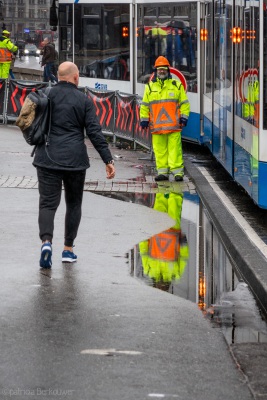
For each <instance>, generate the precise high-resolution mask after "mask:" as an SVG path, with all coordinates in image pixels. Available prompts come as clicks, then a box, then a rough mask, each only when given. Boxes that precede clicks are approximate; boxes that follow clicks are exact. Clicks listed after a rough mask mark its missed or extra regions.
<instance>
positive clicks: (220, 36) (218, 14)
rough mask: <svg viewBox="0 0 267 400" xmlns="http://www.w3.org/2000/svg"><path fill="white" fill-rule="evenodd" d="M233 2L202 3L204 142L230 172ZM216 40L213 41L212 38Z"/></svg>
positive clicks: (231, 155) (231, 158)
mask: <svg viewBox="0 0 267 400" xmlns="http://www.w3.org/2000/svg"><path fill="white" fill-rule="evenodd" d="M232 8H233V7H232V4H227V3H226V1H221V2H218V1H216V2H215V1H210V2H208V3H206V4H205V20H204V27H205V29H204V30H205V32H206V35H207V38H206V39H205V42H204V51H203V57H204V62H203V65H204V85H203V90H204V93H203V130H204V137H205V142H206V143H207V144H208V146H209V147H210V150H211V152H212V153H213V154H214V156H215V157H216V158H217V159H218V160H219V161H220V163H221V164H222V165H223V166H224V167H225V168H226V169H227V171H228V172H229V173H232V161H233V151H232V139H233V124H232V120H233V84H232V69H231V68H232V64H231V55H232V44H231V40H230V35H229V32H230V29H231V28H230V27H231V18H232V11H233V10H232ZM214 39H215V40H214Z"/></svg>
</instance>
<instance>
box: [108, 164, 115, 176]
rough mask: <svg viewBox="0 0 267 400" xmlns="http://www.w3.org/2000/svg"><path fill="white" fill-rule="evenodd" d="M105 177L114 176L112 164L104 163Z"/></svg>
mask: <svg viewBox="0 0 267 400" xmlns="http://www.w3.org/2000/svg"><path fill="white" fill-rule="evenodd" d="M106 173H107V179H112V178H114V176H115V167H114V165H113V164H106Z"/></svg>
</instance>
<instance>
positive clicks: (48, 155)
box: [33, 61, 115, 268]
mask: <svg viewBox="0 0 267 400" xmlns="http://www.w3.org/2000/svg"><path fill="white" fill-rule="evenodd" d="M58 78H59V83H58V84H57V85H56V86H54V87H53V88H52V89H51V90H50V92H49V98H50V100H51V109H52V115H51V131H50V134H49V139H48V140H49V145H48V146H46V144H45V143H44V144H40V145H38V146H37V149H36V152H35V158H34V161H33V165H34V166H35V167H36V168H37V176H38V182H39V235H40V239H41V240H42V247H41V258H40V267H42V268H51V266H52V240H53V230H54V218H55V213H56V211H57V208H58V206H59V204H60V199H61V193H62V183H63V185H64V193H65V202H66V215H65V235H64V237H65V239H64V249H63V252H62V262H70V263H72V262H75V261H76V260H77V256H76V255H75V254H74V252H73V242H74V240H75V238H76V236H77V232H78V228H79V224H80V220H81V214H82V212H81V210H82V198H83V188H84V181H85V175H86V169H87V168H89V166H90V164H89V158H88V154H87V147H86V145H85V143H84V132H85V133H86V135H87V136H88V138H89V139H90V141H91V142H92V144H93V146H94V147H95V149H96V150H97V151H98V153H99V155H100V156H101V158H102V160H103V162H104V163H105V164H106V174H107V178H108V179H111V178H114V176H115V167H114V161H113V159H112V155H111V152H110V150H109V148H108V143H107V141H106V139H105V137H104V135H103V133H102V130H101V126H100V124H99V122H98V120H97V117H96V114H95V110H94V105H93V103H92V101H91V100H90V99H88V97H87V96H86V95H85V94H84V93H82V92H80V91H79V90H78V88H77V86H78V83H79V71H78V68H77V66H76V65H75V64H73V63H72V62H68V61H67V62H64V63H62V64H60V65H59V69H58Z"/></svg>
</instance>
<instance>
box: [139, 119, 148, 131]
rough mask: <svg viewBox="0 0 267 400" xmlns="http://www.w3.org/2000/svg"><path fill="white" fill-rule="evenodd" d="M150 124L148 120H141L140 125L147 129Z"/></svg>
mask: <svg viewBox="0 0 267 400" xmlns="http://www.w3.org/2000/svg"><path fill="white" fill-rule="evenodd" d="M148 125H149V122H148V121H141V122H140V126H141V128H142V129H147V128H148Z"/></svg>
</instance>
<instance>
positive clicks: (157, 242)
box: [149, 228, 181, 261]
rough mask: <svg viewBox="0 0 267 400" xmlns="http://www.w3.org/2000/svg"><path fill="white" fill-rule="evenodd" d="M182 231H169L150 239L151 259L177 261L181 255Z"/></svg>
mask: <svg viewBox="0 0 267 400" xmlns="http://www.w3.org/2000/svg"><path fill="white" fill-rule="evenodd" d="M180 239H181V230H177V229H174V228H171V229H168V230H167V231H164V232H162V233H159V234H158V235H155V236H153V237H152V238H150V239H149V255H150V257H151V258H154V259H159V260H164V261H177V260H178V257H179V254H180V241H181V240H180Z"/></svg>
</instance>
